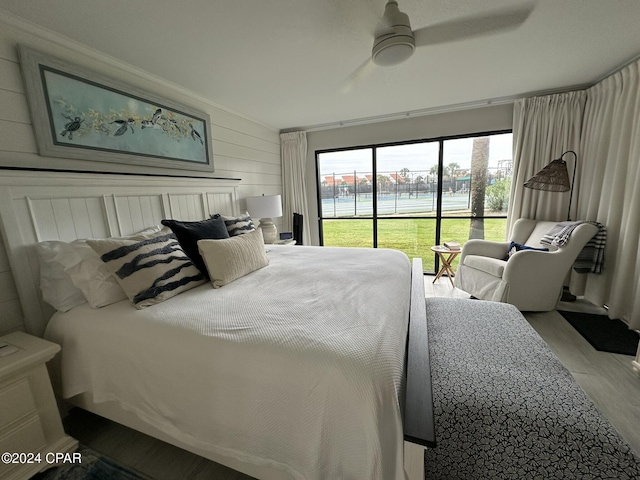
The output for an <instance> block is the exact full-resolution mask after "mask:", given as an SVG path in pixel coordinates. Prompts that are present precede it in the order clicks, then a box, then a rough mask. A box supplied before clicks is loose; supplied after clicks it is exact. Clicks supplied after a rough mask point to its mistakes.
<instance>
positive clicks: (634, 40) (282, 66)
mask: <svg viewBox="0 0 640 480" xmlns="http://www.w3.org/2000/svg"><path fill="white" fill-rule="evenodd" d="M385 3H386V2H385V0H133V1H132V0H110V1H104V0H103V1H88V0H0V9H4V10H6V11H7V12H9V13H12V14H14V15H17V16H20V17H22V18H24V19H26V20H28V21H30V22H32V23H35V24H38V25H40V26H44V27H46V28H47V29H50V30H53V31H55V32H58V33H60V34H63V35H65V36H67V37H69V38H71V39H73V40H76V41H79V42H81V43H84V44H86V45H88V46H90V47H93V48H95V49H97V50H99V51H101V52H104V53H106V54H108V55H111V56H113V57H116V58H118V59H120V60H123V61H125V62H127V63H129V64H131V65H134V66H136V67H138V68H141V69H143V70H146V71H147V72H150V73H152V74H155V75H157V76H159V77H162V78H164V79H166V80H169V81H171V82H173V83H175V84H177V85H180V86H182V87H184V88H187V89H189V90H192V91H194V92H196V93H198V94H200V95H202V96H204V97H205V98H207V99H210V100H211V101H213V102H215V103H217V104H219V105H222V106H224V107H226V108H228V109H231V110H234V111H236V112H239V113H241V114H244V115H246V116H248V117H250V118H254V119H255V120H258V121H260V122H262V123H265V124H267V125H270V126H273V127H276V128H278V129H292V128H296V127H310V126H318V125H324V124H333V123H339V122H348V121H350V120H360V119H363V118H369V117H378V116H385V115H390V114H396V113H403V112H412V111H424V110H438V109H442V108H443V107H450V106H458V105H461V104H469V103H471V104H473V103H475V102H481V101H485V100H490V99H504V98H509V97H515V96H520V95H523V94H528V93H532V92H546V91H553V90H556V89H563V88H567V87H571V86H577V85H581V86H582V85H586V84H591V83H593V82H595V81H597V80H599V79H601V78H602V77H603V76H604V75H606V74H607V73H610V72H611V71H612V70H614V69H616V68H617V67H619V66H621V65H623V64H625V63H626V62H628V61H629V60H631V59H632V58H634V57H635V56H637V55H638V54H640V27H639V26H640V1H639V0H399V4H400V9H401V10H402V11H404V12H405V13H407V14H408V15H409V17H410V19H411V25H412V28H414V29H417V28H421V27H425V26H428V25H434V24H437V23H440V22H444V21H448V20H453V19H456V18H460V17H465V16H470V15H481V14H486V13H487V12H492V11H495V10H496V9H500V8H504V7H506V6H513V5H532V6H533V11H532V13H531V15H530V16H529V18H528V19H527V20H526V21H525V22H524V23H523V24H522V25H521V26H520V27H519V28H517V29H515V30H512V31H508V32H503V33H500V34H496V35H492V36H486V37H482V38H477V39H473V40H467V41H458V42H454V43H447V44H441V45H437V46H429V47H422V48H419V49H417V50H416V53H415V54H414V55H413V57H411V58H410V59H409V60H408V61H407V62H405V63H403V64H401V65H397V66H395V67H386V68H383V67H377V68H375V69H374V70H373V71H372V72H371V73H370V74H369V75H368V76H365V77H364V78H362V79H361V80H360V81H358V82H357V83H356V84H355V85H354V86H353V88H351V89H350V90H349V91H345V88H344V87H345V85H346V81H347V79H348V78H349V76H350V75H351V74H352V73H353V72H354V70H356V68H357V67H358V66H359V65H361V64H362V63H363V61H365V60H366V59H367V58H368V56H369V55H370V51H371V45H372V41H373V38H372V34H373V30H374V28H375V26H376V23H377V21H378V18H379V17H380V15H381V14H382V11H383V9H384V4H385Z"/></svg>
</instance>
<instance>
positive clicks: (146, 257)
mask: <svg viewBox="0 0 640 480" xmlns="http://www.w3.org/2000/svg"><path fill="white" fill-rule="evenodd" d="M87 243H88V244H89V246H90V247H91V248H93V249H94V250H95V251H96V253H97V254H98V255H100V258H101V259H102V261H103V262H104V263H105V265H106V266H107V268H108V269H109V271H110V272H111V273H112V274H113V275H114V277H115V278H116V280H117V281H118V283H119V284H120V286H121V287H122V289H123V290H124V292H125V293H126V294H127V297H129V300H131V302H132V303H133V304H134V305H135V307H136V308H145V307H148V306H150V305H155V304H156V303H160V302H163V301H165V300H167V299H168V298H171V297H173V296H175V295H178V294H179V293H182V292H184V291H186V290H189V289H191V288H193V287H196V286H198V285H200V284H202V283H204V282H205V279H204V277H203V275H202V274H201V273H200V272H199V271H198V269H197V268H196V267H195V266H194V265H193V262H192V261H191V260H190V259H189V257H188V256H187V255H186V254H185V252H184V250H183V249H182V247H180V244H179V243H178V241H177V240H176V237H175V235H173V234H172V233H169V234H166V235H159V236H155V237H151V238H147V239H145V240H141V241H136V240H129V239H125V240H122V239H106V240H87Z"/></svg>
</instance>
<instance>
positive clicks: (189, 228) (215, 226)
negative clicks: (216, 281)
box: [162, 215, 229, 280]
mask: <svg viewBox="0 0 640 480" xmlns="http://www.w3.org/2000/svg"><path fill="white" fill-rule="evenodd" d="M162 224H163V225H165V226H167V227H169V228H170V229H171V231H172V232H173V233H175V235H176V237H177V238H178V242H180V245H181V246H182V249H183V250H184V251H185V253H186V254H187V255H188V256H189V258H190V259H191V261H192V262H193V264H194V265H195V266H196V267H197V268H198V270H200V272H202V274H203V275H204V276H205V277H206V278H207V280H208V279H209V272H207V266H206V265H205V264H204V260H203V259H202V256H201V255H200V252H199V251H198V240H207V239H214V240H220V239H223V238H229V232H228V231H227V226H226V225H225V224H224V220H223V219H222V217H221V216H220V215H214V216H213V217H211V218H208V219H207V220H202V221H201V222H181V221H179V220H162Z"/></svg>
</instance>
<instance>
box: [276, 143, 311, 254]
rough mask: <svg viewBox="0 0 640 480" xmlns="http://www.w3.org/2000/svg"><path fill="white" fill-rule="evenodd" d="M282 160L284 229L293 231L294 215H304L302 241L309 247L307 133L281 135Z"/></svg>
mask: <svg viewBox="0 0 640 480" xmlns="http://www.w3.org/2000/svg"><path fill="white" fill-rule="evenodd" d="M280 152H281V158H282V213H283V215H284V222H283V223H284V228H285V229H286V230H288V231H291V228H292V221H293V214H294V212H295V213H299V214H301V215H303V224H302V241H303V243H304V244H305V245H309V244H310V242H309V238H310V237H309V209H308V208H307V188H306V184H305V180H304V178H305V163H306V161H307V133H306V132H289V133H282V134H280Z"/></svg>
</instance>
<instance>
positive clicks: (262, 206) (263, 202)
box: [247, 195, 282, 243]
mask: <svg viewBox="0 0 640 480" xmlns="http://www.w3.org/2000/svg"><path fill="white" fill-rule="evenodd" d="M247 210H248V211H249V215H251V218H259V219H260V224H259V225H258V228H260V229H261V230H262V236H263V237H264V243H275V241H276V239H277V237H278V229H277V228H276V226H275V225H274V224H273V220H272V218H273V217H281V216H282V198H281V196H280V195H262V196H260V197H247Z"/></svg>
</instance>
